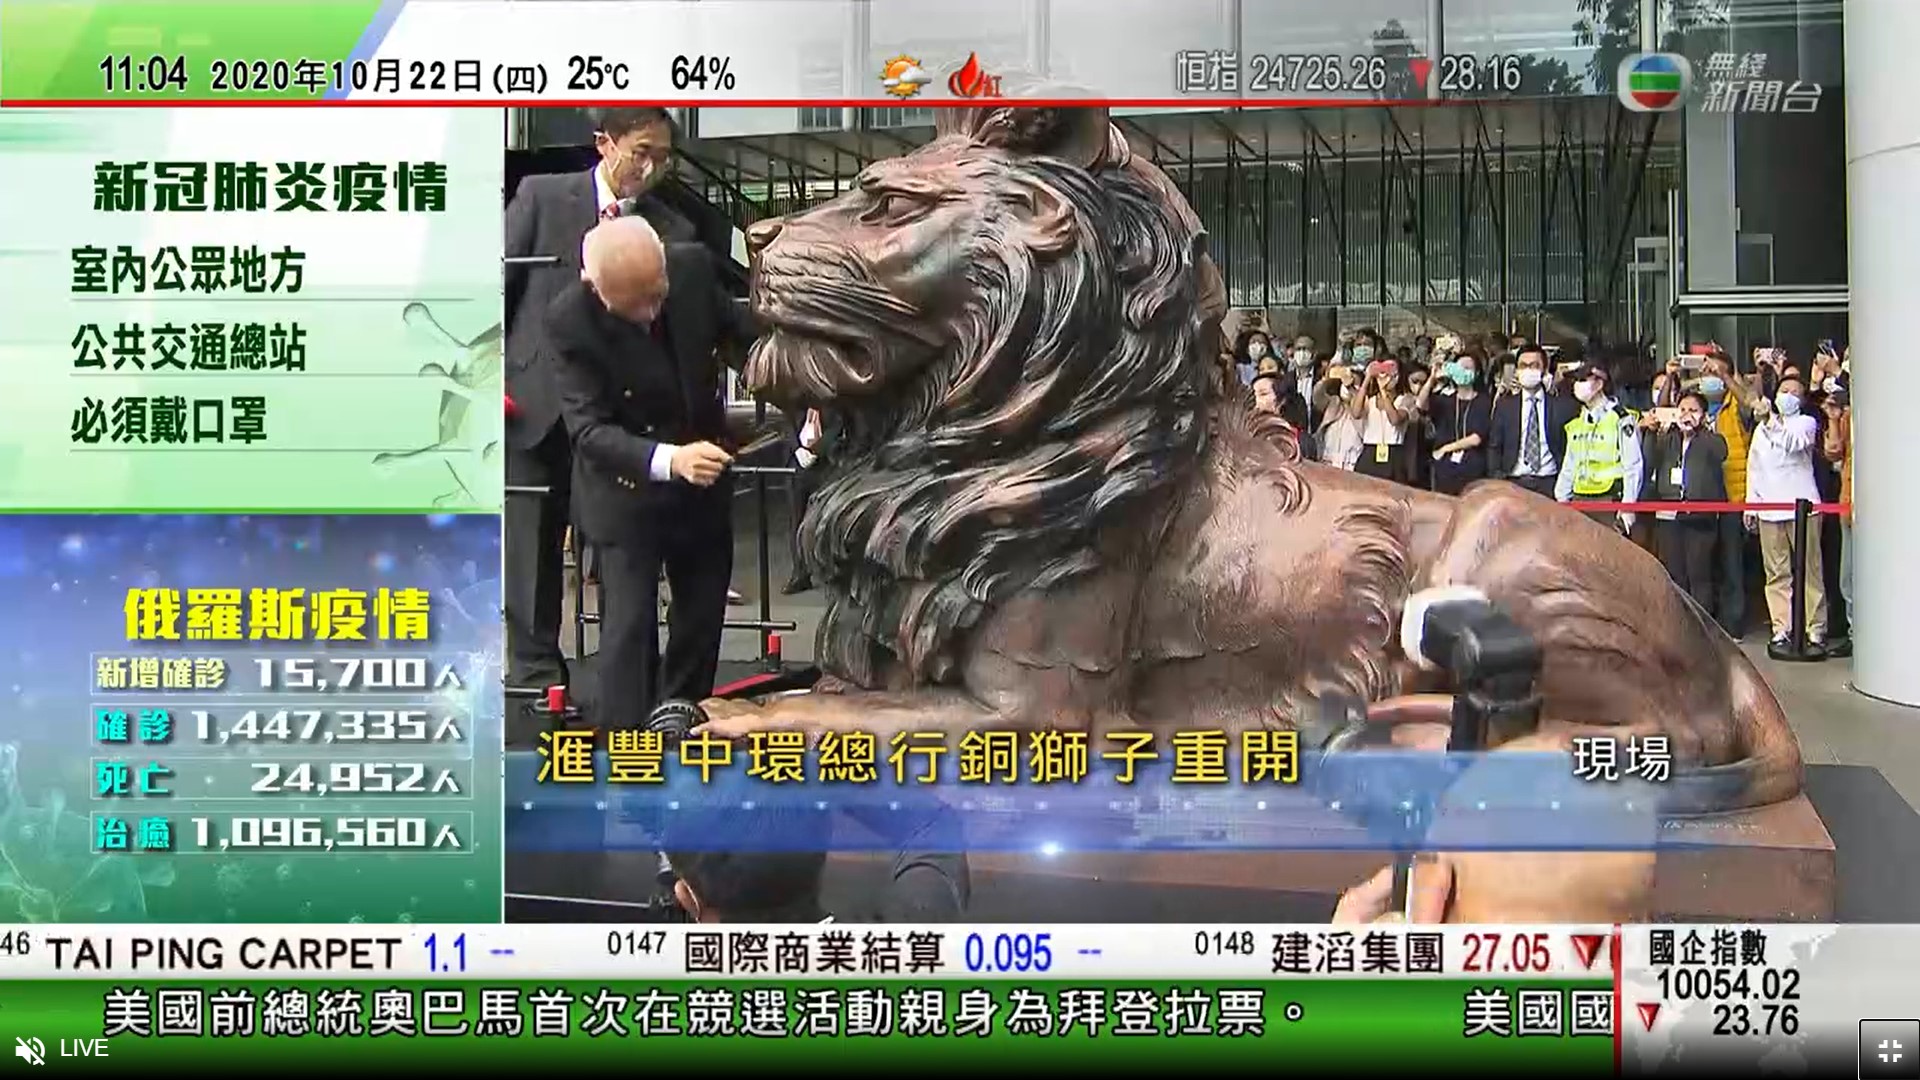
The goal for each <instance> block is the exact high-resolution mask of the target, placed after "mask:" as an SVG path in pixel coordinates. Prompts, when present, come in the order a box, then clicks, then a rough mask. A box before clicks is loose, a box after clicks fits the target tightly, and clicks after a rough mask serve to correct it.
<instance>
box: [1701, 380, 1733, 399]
mask: <svg viewBox="0 0 1920 1080" xmlns="http://www.w3.org/2000/svg"><path fill="white" fill-rule="evenodd" d="M1700 392H1701V393H1702V394H1705V395H1706V396H1707V397H1709V398H1711V399H1713V400H1714V401H1719V400H1720V399H1721V398H1723V397H1726V396H1727V384H1726V381H1725V380H1724V379H1722V378H1720V376H1718V375H1709V376H1707V377H1706V378H1704V379H1701V380H1700Z"/></svg>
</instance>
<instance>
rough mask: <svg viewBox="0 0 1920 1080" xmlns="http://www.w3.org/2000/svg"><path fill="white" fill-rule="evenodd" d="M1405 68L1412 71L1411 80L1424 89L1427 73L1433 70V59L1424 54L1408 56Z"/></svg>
mask: <svg viewBox="0 0 1920 1080" xmlns="http://www.w3.org/2000/svg"><path fill="white" fill-rule="evenodd" d="M1407 70H1408V71H1411V72H1413V81H1414V82H1415V83H1417V84H1418V85H1419V86H1420V88H1421V89H1423V90H1424V89H1426V85H1427V73H1428V72H1430V71H1432V70H1433V61H1431V60H1429V59H1427V58H1426V57H1424V56H1409V57H1407Z"/></svg>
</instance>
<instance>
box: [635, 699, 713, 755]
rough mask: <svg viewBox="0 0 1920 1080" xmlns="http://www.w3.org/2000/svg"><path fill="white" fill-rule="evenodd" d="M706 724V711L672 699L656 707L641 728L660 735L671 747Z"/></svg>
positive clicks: (688, 702) (680, 700) (689, 703)
mask: <svg viewBox="0 0 1920 1080" xmlns="http://www.w3.org/2000/svg"><path fill="white" fill-rule="evenodd" d="M706 722H707V713H706V710H704V709H702V708H701V707H700V706H698V705H696V704H694V703H693V702H691V701H685V700H682V699H680V698H672V699H669V700H667V701H663V702H661V703H660V704H658V705H655V706H654V707H653V711H652V712H650V713H648V714H647V722H646V723H645V724H643V725H641V727H642V730H645V731H651V732H654V733H656V734H658V735H659V736H660V739H661V741H662V742H663V743H665V744H667V745H669V746H671V745H674V744H675V743H678V742H680V741H681V740H683V739H685V738H686V737H687V736H688V735H690V734H692V733H693V729H694V728H697V727H699V726H700V725H701V724H704V723H706Z"/></svg>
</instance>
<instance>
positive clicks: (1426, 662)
mask: <svg viewBox="0 0 1920 1080" xmlns="http://www.w3.org/2000/svg"><path fill="white" fill-rule="evenodd" d="M1400 648H1401V651H1403V652H1405V653H1406V655H1407V656H1408V658H1410V659H1411V660H1413V662H1414V663H1416V664H1418V665H1420V666H1421V667H1423V668H1425V669H1427V670H1429V671H1444V672H1446V673H1447V674H1449V675H1452V676H1453V677H1454V678H1455V679H1456V680H1457V681H1459V682H1462V683H1468V682H1474V681H1478V680H1480V679H1483V678H1491V677H1497V676H1501V675H1516V674H1523V673H1524V674H1527V675H1530V676H1531V675H1535V674H1538V672H1539V670H1540V643H1539V642H1537V641H1535V640H1534V638H1533V635H1532V634H1530V633H1528V632H1527V631H1526V630H1525V629H1524V628H1522V627H1521V626H1520V624H1519V623H1516V622H1514V621H1513V619H1512V618H1511V617H1509V616H1508V615H1507V614H1506V613H1505V612H1503V611H1501V610H1500V609H1499V608H1496V607H1494V606H1493V602H1492V601H1490V600H1488V599H1487V594H1486V593H1483V592H1481V591H1480V590H1479V589H1474V588H1467V587H1464V586H1450V587H1446V588H1439V589H1426V590H1424V591H1422V592H1418V593H1415V594H1414V595H1413V597H1412V598H1411V599H1409V600H1408V601H1407V605H1406V607H1405V608H1403V609H1402V610H1401V613H1400Z"/></svg>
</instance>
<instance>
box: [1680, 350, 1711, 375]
mask: <svg viewBox="0 0 1920 1080" xmlns="http://www.w3.org/2000/svg"><path fill="white" fill-rule="evenodd" d="M1706 366H1707V357H1706V354H1704V353H1695V352H1690V353H1688V354H1687V355H1685V356H1683V357H1681V358H1680V370H1681V371H1699V370H1700V369H1701V368H1703V367H1706Z"/></svg>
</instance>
